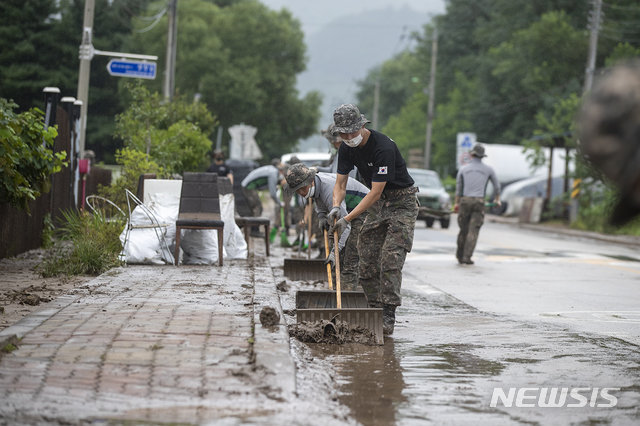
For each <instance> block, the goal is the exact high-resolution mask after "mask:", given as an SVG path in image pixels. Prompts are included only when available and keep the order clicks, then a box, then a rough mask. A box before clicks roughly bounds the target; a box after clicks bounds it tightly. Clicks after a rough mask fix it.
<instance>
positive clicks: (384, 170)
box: [378, 166, 387, 175]
mask: <svg viewBox="0 0 640 426" xmlns="http://www.w3.org/2000/svg"><path fill="white" fill-rule="evenodd" d="M378 174H379V175H386V174H387V166H382V167H379V168H378Z"/></svg>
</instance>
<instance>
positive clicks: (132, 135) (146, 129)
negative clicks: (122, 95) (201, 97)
mask: <svg viewBox="0 0 640 426" xmlns="http://www.w3.org/2000/svg"><path fill="white" fill-rule="evenodd" d="M127 87H128V92H129V93H130V95H131V98H132V101H131V104H130V106H129V108H127V110H126V111H125V112H123V113H122V114H120V115H118V116H117V117H116V134H117V135H118V136H119V137H121V138H122V139H123V140H124V143H125V146H126V147H128V148H130V149H132V150H136V151H139V152H142V153H145V154H146V155H148V156H149V157H150V158H151V159H152V160H153V161H155V162H157V164H158V165H159V166H161V167H162V168H163V169H164V170H166V172H168V173H182V172H184V171H197V170H202V169H204V168H205V167H206V165H207V164H208V159H207V152H208V151H210V149H211V141H210V140H209V138H207V136H206V134H205V133H204V132H203V129H204V131H205V132H207V133H209V132H211V130H212V129H213V128H214V126H215V124H216V120H215V118H214V117H213V116H212V115H211V113H210V112H209V111H208V110H207V109H206V107H205V106H204V105H203V104H201V103H198V102H186V101H184V100H183V99H182V98H180V97H177V98H176V99H174V101H173V102H171V103H166V102H164V101H163V100H162V98H161V97H160V95H159V94H158V93H157V92H156V93H150V92H149V91H148V90H147V89H146V88H145V87H144V86H142V85H141V84H130V85H127Z"/></svg>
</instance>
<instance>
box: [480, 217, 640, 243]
mask: <svg viewBox="0 0 640 426" xmlns="http://www.w3.org/2000/svg"><path fill="white" fill-rule="evenodd" d="M487 221H489V222H494V223H503V224H507V225H511V226H517V227H519V228H523V229H530V230H534V231H542V232H547V233H554V234H561V235H568V236H571V237H577V238H589V239H592V240H597V241H605V242H608V243H614V244H624V245H629V246H640V237H636V236H633V235H612V234H602V233H600V232H592V231H581V230H578V229H570V228H563V227H557V226H549V225H544V224H534V223H520V222H518V221H517V218H513V219H512V218H503V217H501V216H493V215H487Z"/></svg>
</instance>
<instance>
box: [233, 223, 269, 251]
mask: <svg viewBox="0 0 640 426" xmlns="http://www.w3.org/2000/svg"><path fill="white" fill-rule="evenodd" d="M270 222H271V221H270V220H269V218H267V217H249V216H244V217H243V216H239V217H236V225H238V227H239V228H240V229H242V230H243V231H244V240H245V241H246V242H247V247H249V246H250V244H251V243H250V241H249V240H250V238H251V236H250V235H251V228H252V227H254V226H257V227H258V228H259V227H260V226H264V245H265V248H266V251H267V256H269V231H270V230H269V225H270Z"/></svg>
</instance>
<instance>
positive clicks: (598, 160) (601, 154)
mask: <svg viewBox="0 0 640 426" xmlns="http://www.w3.org/2000/svg"><path fill="white" fill-rule="evenodd" d="M578 137H579V144H580V148H581V150H582V152H583V154H584V155H585V157H586V158H587V160H589V162H590V163H591V164H593V165H594V166H595V167H596V168H597V169H599V170H600V171H601V172H602V173H603V174H604V175H605V176H606V177H607V178H608V179H610V180H611V181H613V183H614V184H615V185H616V186H617V187H618V188H619V189H620V195H621V197H620V202H619V204H618V205H617V206H616V208H615V210H614V212H613V215H612V217H611V222H612V223H613V224H616V225H621V224H623V223H625V222H627V221H628V220H630V219H631V218H632V217H633V216H634V215H636V214H639V213H640V189H638V185H640V184H639V182H640V167H638V164H640V61H637V60H636V61H634V62H630V63H627V64H623V65H619V66H616V67H614V68H612V69H610V70H608V72H607V73H606V74H604V75H603V76H602V78H600V79H599V80H598V81H597V82H596V84H595V85H594V88H593V90H592V92H591V94H590V95H589V96H588V97H587V99H586V100H585V102H584V104H583V106H582V110H581V111H580V115H579V118H578Z"/></svg>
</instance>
